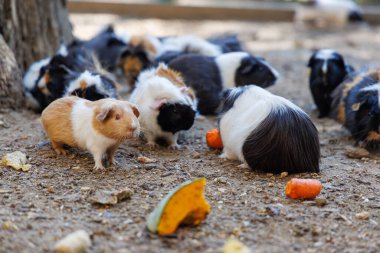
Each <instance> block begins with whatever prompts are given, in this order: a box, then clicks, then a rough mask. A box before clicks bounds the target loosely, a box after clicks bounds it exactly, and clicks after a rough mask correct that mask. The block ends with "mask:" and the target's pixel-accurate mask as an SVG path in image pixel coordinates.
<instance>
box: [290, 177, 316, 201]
mask: <svg viewBox="0 0 380 253" xmlns="http://www.w3.org/2000/svg"><path fill="white" fill-rule="evenodd" d="M321 190H322V184H321V182H320V181H319V180H316V179H299V178H292V179H291V180H290V181H289V182H288V183H287V184H286V189H285V193H286V196H287V197H288V198H291V199H313V198H315V197H316V196H318V194H319V193H320V192H321Z"/></svg>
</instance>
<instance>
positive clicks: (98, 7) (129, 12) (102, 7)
mask: <svg viewBox="0 0 380 253" xmlns="http://www.w3.org/2000/svg"><path fill="white" fill-rule="evenodd" d="M68 9H69V11H70V12H78V13H113V14H118V15H125V16H129V17H152V18H160V19H235V20H255V21H292V20H293V15H294V10H293V8H272V7H255V8H252V7H250V8H239V7H211V6H184V5H168V4H150V3H149V4H137V3H122V2H118V1H113V2H100V1H80V0H79V1H78V0H72V1H68Z"/></svg>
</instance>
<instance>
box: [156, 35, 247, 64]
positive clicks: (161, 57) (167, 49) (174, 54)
mask: <svg viewBox="0 0 380 253" xmlns="http://www.w3.org/2000/svg"><path fill="white" fill-rule="evenodd" d="M160 42H161V45H160V48H159V52H158V54H157V56H156V59H155V62H156V63H157V64H158V63H160V62H164V63H169V62H170V61H172V60H174V59H175V58H178V57H180V56H182V55H185V54H200V55H205V56H211V57H215V56H218V55H221V54H223V53H229V52H241V51H244V50H243V48H242V46H241V43H240V41H239V40H238V38H237V36H236V35H234V34H231V35H221V36H216V37H212V38H209V39H207V40H206V39H203V38H200V37H197V36H193V35H186V36H177V37H165V38H162V39H161V41H160Z"/></svg>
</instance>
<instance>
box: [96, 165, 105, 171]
mask: <svg viewBox="0 0 380 253" xmlns="http://www.w3.org/2000/svg"><path fill="white" fill-rule="evenodd" d="M94 170H97V171H101V170H105V168H104V166H103V165H95V166H94Z"/></svg>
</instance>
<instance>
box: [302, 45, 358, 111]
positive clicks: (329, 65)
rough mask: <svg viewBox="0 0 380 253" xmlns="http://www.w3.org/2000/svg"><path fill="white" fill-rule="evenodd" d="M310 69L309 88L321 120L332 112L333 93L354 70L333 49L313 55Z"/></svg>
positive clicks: (310, 60)
mask: <svg viewBox="0 0 380 253" xmlns="http://www.w3.org/2000/svg"><path fill="white" fill-rule="evenodd" d="M307 66H308V67H309V68H310V77H309V87H310V91H311V94H312V95H313V99H314V102H315V104H316V105H317V107H318V110H319V116H318V117H319V118H323V117H326V116H328V115H329V113H330V111H331V101H332V98H331V93H332V91H333V90H334V89H335V88H336V87H337V86H338V85H339V84H340V83H341V82H343V80H344V78H346V77H347V75H348V74H350V73H352V72H353V71H354V69H353V68H352V67H351V66H349V65H346V63H345V61H344V59H343V56H342V55H341V54H339V53H338V52H336V51H335V50H332V49H320V50H318V51H316V52H315V53H313V55H312V56H311V58H310V59H309V63H308V65H307Z"/></svg>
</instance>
